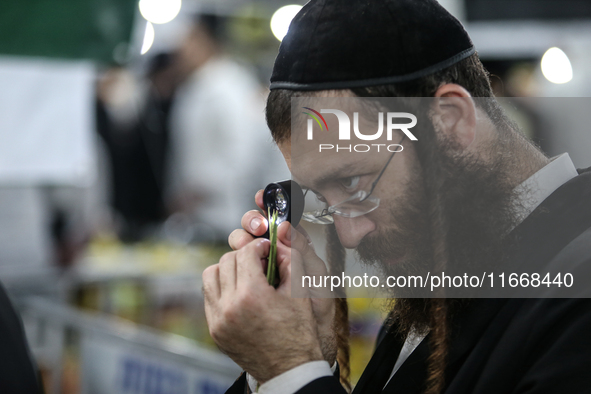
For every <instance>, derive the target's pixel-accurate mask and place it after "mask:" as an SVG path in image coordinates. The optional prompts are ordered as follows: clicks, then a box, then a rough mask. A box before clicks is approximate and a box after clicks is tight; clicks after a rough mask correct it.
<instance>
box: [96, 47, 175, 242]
mask: <svg viewBox="0 0 591 394" xmlns="http://www.w3.org/2000/svg"><path fill="white" fill-rule="evenodd" d="M175 66H176V64H175V57H174V55H172V54H169V53H159V54H157V55H155V56H154V57H152V58H151V59H150V61H149V62H148V66H147V75H146V79H145V81H142V80H141V79H138V78H135V77H134V76H133V75H132V74H131V73H130V72H129V71H128V70H126V69H123V68H114V69H111V70H109V71H108V72H107V73H106V74H105V75H104V76H103V78H102V80H101V82H100V84H99V89H98V100H97V130H98V133H99V135H100V136H101V137H102V139H103V141H104V143H105V146H106V149H107V153H108V159H109V160H108V162H109V163H110V167H111V168H110V188H109V189H110V195H111V196H110V201H111V205H112V207H113V209H114V210H115V212H116V215H117V216H118V220H116V227H117V228H118V233H119V236H120V237H121V239H123V240H125V241H134V240H139V239H142V238H144V237H146V236H149V235H153V233H154V230H155V228H156V226H157V225H158V224H160V223H161V222H162V221H163V220H164V219H165V218H166V216H167V210H166V206H165V203H164V185H165V184H166V168H167V167H166V166H167V163H168V156H169V142H168V141H169V126H168V122H169V114H170V108H171V105H172V100H173V94H174V91H175V89H176V87H177V84H178V79H179V78H178V72H177V69H176V68H175Z"/></svg>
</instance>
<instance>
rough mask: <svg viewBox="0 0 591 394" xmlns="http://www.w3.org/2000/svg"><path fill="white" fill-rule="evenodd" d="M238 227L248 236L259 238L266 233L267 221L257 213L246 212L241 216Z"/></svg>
mask: <svg viewBox="0 0 591 394" xmlns="http://www.w3.org/2000/svg"><path fill="white" fill-rule="evenodd" d="M240 225H241V226H242V228H243V229H244V230H246V231H247V232H249V233H250V234H252V235H254V236H255V237H260V236H261V235H263V234H265V232H266V231H267V226H268V223H267V219H266V218H265V217H264V216H263V214H261V213H260V212H259V211H248V212H246V213H245V214H244V216H242V220H241V221H240Z"/></svg>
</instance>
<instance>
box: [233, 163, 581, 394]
mask: <svg viewBox="0 0 591 394" xmlns="http://www.w3.org/2000/svg"><path fill="white" fill-rule="evenodd" d="M514 231H515V232H516V233H515V235H517V239H518V240H519V242H518V246H517V247H516V248H515V250H512V251H511V256H512V259H511V261H521V262H525V263H526V265H527V266H530V267H531V266H534V264H527V262H528V261H529V262H536V264H535V266H538V267H546V266H549V265H551V266H553V267H556V266H560V267H565V269H566V270H567V271H569V272H572V273H573V276H574V278H575V280H577V281H582V282H584V281H586V280H589V279H588V278H591V275H589V272H590V270H591V172H587V173H584V174H582V175H579V176H578V177H576V178H574V179H572V180H571V181H569V182H567V183H566V184H564V185H563V186H561V187H560V188H559V189H558V190H556V191H555V192H554V193H553V194H552V195H551V196H550V197H548V198H547V199H546V200H544V202H543V203H542V204H541V205H540V206H539V207H538V208H536V210H535V211H534V212H532V214H530V215H529V216H528V217H527V218H526V219H525V220H524V221H523V222H522V223H521V224H520V225H519V226H518V227H517V228H516V229H515V230H514ZM565 272H566V271H565ZM590 294H591V286H589V291H587V292H586V293H581V294H580V296H581V297H590ZM451 329H452V337H451V343H450V353H449V357H448V367H447V369H446V388H445V390H444V393H445V394H473V393H477V394H504V393H507V394H509V393H511V394H517V393H519V394H526V393H527V394H562V393H565V394H583V393H590V394H591V299H589V298H563V299H558V298H554V299H553V298H544V299H541V298H540V299H474V300H471V302H470V303H469V305H468V306H467V307H466V308H465V309H464V310H463V312H462V313H461V314H460V315H458V316H456V317H455V318H454V319H453V320H452V323H451ZM391 331H393V330H391ZM402 342H403V340H402V339H400V338H399V337H397V336H395V335H393V334H389V333H384V335H381V338H380V341H379V345H378V347H377V349H376V352H375V353H374V355H373V357H372V359H371V360H370V362H369V364H368V366H367V367H366V369H365V371H364V373H363V375H362V376H361V378H360V380H359V382H358V384H357V385H356V387H355V389H354V391H353V393H354V394H362V393H363V394H372V393H379V392H380V391H381V390H380V389H381V387H379V385H377V386H378V387H372V384H374V385H375V382H376V380H378V379H377V378H376V374H377V372H376V371H378V370H379V367H380V365H381V364H382V363H383V360H384V359H385V358H387V357H388V355H390V354H396V355H398V354H399V352H400V349H401V348H402ZM428 355H429V336H427V338H425V339H424V340H423V341H422V342H421V344H420V345H419V346H418V347H417V348H416V349H415V350H414V352H413V353H412V354H411V355H410V356H409V357H408V359H407V360H406V361H405V362H404V363H403V364H402V366H401V367H400V369H399V370H398V371H397V372H396V374H395V375H394V377H393V378H392V379H391V380H390V382H389V383H388V384H387V385H386V387H385V388H384V390H383V392H384V393H392V394H419V393H422V392H424V388H425V387H424V384H425V380H426V377H427V357H428ZM389 370H390V371H391V368H390V369H389ZM244 383H245V379H244V376H242V377H241V378H240V379H239V380H237V381H236V383H235V384H234V385H233V386H232V387H231V388H230V389H229V390H228V391H227V394H242V393H244V392H245V390H244ZM332 393H335V394H337V393H338V394H344V393H345V391H344V390H343V389H342V387H341V386H340V384H339V382H338V379H337V378H336V377H324V378H320V379H317V380H315V381H313V382H311V383H309V384H308V385H306V386H305V387H303V388H302V389H300V390H299V391H298V392H297V394H332Z"/></svg>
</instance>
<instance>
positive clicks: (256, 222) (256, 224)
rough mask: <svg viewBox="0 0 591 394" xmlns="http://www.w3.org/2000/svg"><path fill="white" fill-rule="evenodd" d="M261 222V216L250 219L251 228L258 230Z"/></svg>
mask: <svg viewBox="0 0 591 394" xmlns="http://www.w3.org/2000/svg"><path fill="white" fill-rule="evenodd" d="M261 223H262V220H261V219H259V218H255V219H252V220H251V221H250V228H251V229H252V230H256V229H257V228H259V226H260V225H261Z"/></svg>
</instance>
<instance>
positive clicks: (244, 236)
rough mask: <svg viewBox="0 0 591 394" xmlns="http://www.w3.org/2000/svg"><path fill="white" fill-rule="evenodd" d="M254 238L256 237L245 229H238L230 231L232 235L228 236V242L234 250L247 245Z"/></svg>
mask: <svg viewBox="0 0 591 394" xmlns="http://www.w3.org/2000/svg"><path fill="white" fill-rule="evenodd" d="M253 240H254V237H253V236H252V234H250V233H248V232H246V231H245V230H242V229H237V230H234V231H232V232H231V233H230V236H229V237H228V244H229V245H230V247H231V248H232V250H238V249H241V248H243V247H245V246H246V245H248V244H249V243H251V242H252V241H253Z"/></svg>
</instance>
